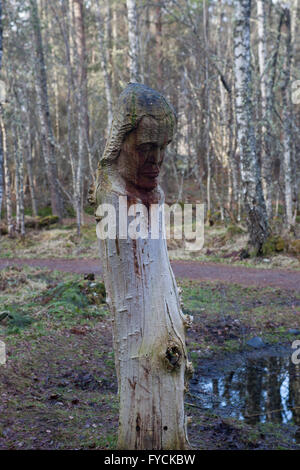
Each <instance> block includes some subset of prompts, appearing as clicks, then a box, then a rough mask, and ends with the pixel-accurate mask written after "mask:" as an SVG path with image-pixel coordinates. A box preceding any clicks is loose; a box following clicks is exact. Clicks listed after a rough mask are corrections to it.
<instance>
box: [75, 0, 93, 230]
mask: <svg viewBox="0 0 300 470" xmlns="http://www.w3.org/2000/svg"><path fill="white" fill-rule="evenodd" d="M73 8H74V35H75V45H76V47H75V57H76V81H77V90H78V91H77V94H76V96H77V100H76V104H77V116H78V118H77V119H78V121H77V124H78V162H77V168H76V176H75V197H74V200H75V211H76V220H77V234H78V235H80V227H81V223H82V200H83V197H82V192H83V181H82V172H83V165H84V161H85V159H84V155H85V148H86V145H85V143H86V142H88V134H89V123H88V113H87V69H86V46H85V28H84V9H83V0H73Z"/></svg>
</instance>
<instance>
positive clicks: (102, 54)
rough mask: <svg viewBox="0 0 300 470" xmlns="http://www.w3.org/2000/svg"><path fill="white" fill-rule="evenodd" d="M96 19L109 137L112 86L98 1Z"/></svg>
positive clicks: (111, 115)
mask: <svg viewBox="0 0 300 470" xmlns="http://www.w3.org/2000/svg"><path fill="white" fill-rule="evenodd" d="M96 7H97V9H96V17H97V26H98V38H99V49H100V61H101V68H102V71H103V76H104V84H105V97H106V106H107V136H108V135H109V131H110V126H111V122H112V117H113V105H112V86H111V79H110V75H109V71H108V61H107V55H106V54H105V37H104V25H103V20H102V16H101V10H100V4H99V0H96Z"/></svg>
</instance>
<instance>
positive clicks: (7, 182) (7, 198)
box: [0, 110, 14, 237]
mask: <svg viewBox="0 0 300 470" xmlns="http://www.w3.org/2000/svg"><path fill="white" fill-rule="evenodd" d="M0 127H1V136H2V150H3V168H4V181H5V201H6V219H7V232H8V235H9V236H10V237H11V236H12V235H13V229H14V227H13V220H12V201H11V184H10V175H9V168H8V161H7V139H6V129H5V125H4V122H3V117H2V110H1V112H0Z"/></svg>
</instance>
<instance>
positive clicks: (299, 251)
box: [288, 239, 300, 256]
mask: <svg viewBox="0 0 300 470" xmlns="http://www.w3.org/2000/svg"><path fill="white" fill-rule="evenodd" d="M288 251H289V253H291V254H293V255H298V256H299V255H300V240H299V239H298V240H293V241H291V242H290V244H289V248H288Z"/></svg>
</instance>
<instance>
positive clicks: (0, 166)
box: [0, 0, 3, 220]
mask: <svg viewBox="0 0 300 470" xmlns="http://www.w3.org/2000/svg"><path fill="white" fill-rule="evenodd" d="M1 69H2V1H1V0H0V72H1ZM0 85H3V83H0ZM0 117H1V119H2V103H1V102H0ZM0 139H1V137H0ZM2 199H3V147H2V140H0V220H1V209H2Z"/></svg>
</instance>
